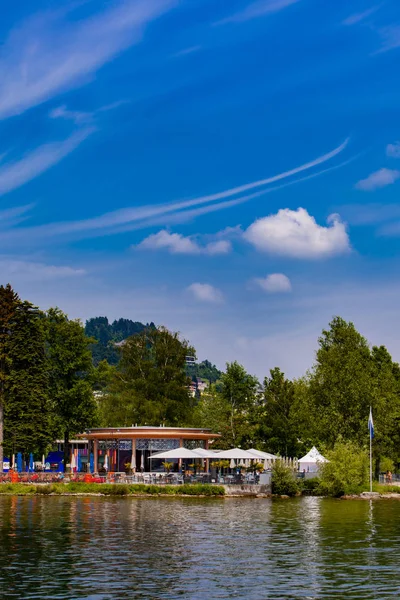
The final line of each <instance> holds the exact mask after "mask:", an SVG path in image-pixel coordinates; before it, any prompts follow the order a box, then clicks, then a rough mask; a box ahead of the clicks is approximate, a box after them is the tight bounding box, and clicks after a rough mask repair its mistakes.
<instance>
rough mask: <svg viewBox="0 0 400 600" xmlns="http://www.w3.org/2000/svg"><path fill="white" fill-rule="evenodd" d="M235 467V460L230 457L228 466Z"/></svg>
mask: <svg viewBox="0 0 400 600" xmlns="http://www.w3.org/2000/svg"><path fill="white" fill-rule="evenodd" d="M235 467H236V465H235V461H234V460H233V458H231V462H230V463H229V468H230V469H234V468H235Z"/></svg>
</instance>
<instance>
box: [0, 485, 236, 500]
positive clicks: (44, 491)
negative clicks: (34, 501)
mask: <svg viewBox="0 0 400 600" xmlns="http://www.w3.org/2000/svg"><path fill="white" fill-rule="evenodd" d="M50 494H53V495H61V494H71V495H74V494H101V495H102V496H143V495H146V496H208V497H212V496H224V494H225V490H224V488H223V487H222V486H219V485H207V484H200V483H199V484H184V485H146V484H140V483H135V484H132V485H126V484H107V483H103V484H96V483H54V484H42V485H33V484H24V483H4V484H2V485H0V495H18V496H32V495H50Z"/></svg>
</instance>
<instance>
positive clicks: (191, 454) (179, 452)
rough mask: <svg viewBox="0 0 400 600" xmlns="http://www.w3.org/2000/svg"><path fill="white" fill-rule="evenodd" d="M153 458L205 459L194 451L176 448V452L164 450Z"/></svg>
mask: <svg viewBox="0 0 400 600" xmlns="http://www.w3.org/2000/svg"><path fill="white" fill-rule="evenodd" d="M150 458H151V459H153V458H171V459H177V458H178V459H179V458H204V456H201V455H200V454H197V452H195V451H194V450H189V449H188V448H174V450H163V451H162V452H157V454H152V455H151V456H150ZM214 458H215V457H214Z"/></svg>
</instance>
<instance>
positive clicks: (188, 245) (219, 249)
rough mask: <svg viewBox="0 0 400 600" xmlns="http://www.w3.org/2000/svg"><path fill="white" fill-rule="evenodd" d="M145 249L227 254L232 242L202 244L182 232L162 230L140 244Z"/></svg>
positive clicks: (182, 252) (222, 241) (175, 252)
mask: <svg viewBox="0 0 400 600" xmlns="http://www.w3.org/2000/svg"><path fill="white" fill-rule="evenodd" d="M138 248H142V249H144V250H162V249H165V250H168V251H169V252H170V253H171V254H209V255H215V254H227V253H228V252H230V251H231V249H232V247H231V243H230V242H229V241H228V240H218V241H216V242H210V243H209V244H206V245H205V246H200V244H198V243H197V241H195V240H194V239H193V238H191V237H185V236H183V235H181V234H180V233H169V232H168V231H165V229H164V230H162V231H159V232H158V233H154V234H152V235H149V237H147V238H146V239H144V240H143V241H142V242H140V244H139V245H138Z"/></svg>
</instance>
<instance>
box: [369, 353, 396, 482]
mask: <svg viewBox="0 0 400 600" xmlns="http://www.w3.org/2000/svg"><path fill="white" fill-rule="evenodd" d="M371 359H372V370H371V384H372V387H373V390H372V393H373V398H372V401H371V406H372V411H373V418H374V425H375V437H374V440H373V452H374V458H375V464H376V476H378V475H379V471H380V465H379V463H380V460H381V459H383V458H384V457H388V458H390V459H392V460H393V461H395V462H396V463H397V462H398V461H399V458H400V368H399V365H398V364H397V363H395V362H393V360H392V357H391V356H390V354H389V352H388V351H387V349H386V348H385V346H380V347H377V346H374V347H373V348H372V352H371ZM362 425H363V431H364V433H366V431H367V430H366V426H365V419H364V421H363V423H362Z"/></svg>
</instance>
